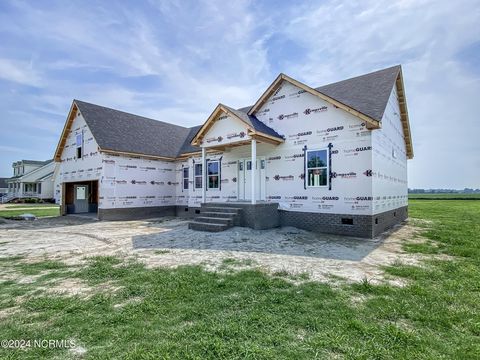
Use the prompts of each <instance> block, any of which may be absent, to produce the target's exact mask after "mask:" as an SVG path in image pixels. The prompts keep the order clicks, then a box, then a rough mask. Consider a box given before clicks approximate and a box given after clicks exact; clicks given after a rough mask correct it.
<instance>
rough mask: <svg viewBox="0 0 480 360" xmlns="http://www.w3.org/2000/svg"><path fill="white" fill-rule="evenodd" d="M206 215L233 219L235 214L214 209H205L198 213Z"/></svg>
mask: <svg viewBox="0 0 480 360" xmlns="http://www.w3.org/2000/svg"><path fill="white" fill-rule="evenodd" d="M200 214H201V215H203V216H206V217H215V218H224V219H233V218H235V216H236V215H237V214H235V213H228V212H216V211H205V212H201V213H200Z"/></svg>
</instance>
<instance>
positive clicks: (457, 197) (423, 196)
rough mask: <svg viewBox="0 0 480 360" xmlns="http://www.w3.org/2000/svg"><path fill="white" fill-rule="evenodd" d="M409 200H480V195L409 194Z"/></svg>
mask: <svg viewBox="0 0 480 360" xmlns="http://www.w3.org/2000/svg"><path fill="white" fill-rule="evenodd" d="M408 198H409V199H411V200H413V199H422V200H436V199H440V200H480V194H408Z"/></svg>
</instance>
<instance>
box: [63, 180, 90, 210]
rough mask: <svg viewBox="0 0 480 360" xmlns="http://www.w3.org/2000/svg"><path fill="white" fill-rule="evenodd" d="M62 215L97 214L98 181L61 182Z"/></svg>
mask: <svg viewBox="0 0 480 360" xmlns="http://www.w3.org/2000/svg"><path fill="white" fill-rule="evenodd" d="M63 190H64V194H65V195H64V196H63V204H62V205H63V215H66V214H85V215H94V216H97V213H98V181H97V180H94V181H81V182H73V183H64V184H63Z"/></svg>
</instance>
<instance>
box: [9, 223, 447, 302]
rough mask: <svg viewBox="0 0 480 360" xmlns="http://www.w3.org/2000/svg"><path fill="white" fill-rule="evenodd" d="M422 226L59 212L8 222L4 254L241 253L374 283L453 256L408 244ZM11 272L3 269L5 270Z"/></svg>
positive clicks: (212, 262) (78, 260)
mask: <svg viewBox="0 0 480 360" xmlns="http://www.w3.org/2000/svg"><path fill="white" fill-rule="evenodd" d="M420 230H421V228H419V227H416V226H413V225H412V224H411V223H406V224H404V225H403V226H397V227H396V228H395V229H393V230H392V231H390V232H389V233H387V234H385V235H383V236H382V237H380V238H376V239H373V240H370V239H359V238H350V237H342V236H335V235H325V234H317V233H312V232H308V231H303V230H299V229H296V228H291V227H285V228H277V229H271V230H253V229H249V228H240V227H235V228H231V229H229V230H227V231H224V232H221V233H213V234H212V233H203V232H196V231H193V230H189V229H188V226H187V221H185V220H182V219H178V218H167V219H156V220H155V219H154V220H146V221H123V222H107V221H95V220H91V219H84V218H74V217H57V218H48V219H39V220H37V221H35V222H29V223H20V224H19V223H15V224H12V223H8V224H3V225H0V243H1V242H7V243H5V244H3V245H2V253H3V256H15V255H23V256H24V257H25V259H24V260H22V261H27V262H35V261H39V260H44V259H45V258H48V259H56V260H61V261H63V262H65V263H66V264H67V265H83V264H84V263H85V258H86V257H89V256H97V255H114V256H121V257H125V258H129V257H135V258H138V259H139V260H140V261H143V262H144V263H145V264H146V265H147V266H148V267H157V266H163V267H176V266H179V265H203V266H205V268H206V269H208V270H211V271H224V270H225V261H226V259H233V260H228V261H233V262H234V263H235V264H233V266H230V267H233V268H236V269H237V270H242V269H244V268H250V267H259V268H261V269H263V270H264V271H266V272H268V273H271V274H274V273H278V272H286V273H288V274H290V275H291V276H293V277H296V276H299V275H301V274H305V273H306V274H308V277H309V280H315V281H323V282H329V283H330V282H338V279H345V281H355V282H357V281H362V280H363V279H368V280H369V281H370V282H372V283H374V284H375V283H382V282H387V283H391V284H394V285H398V286H402V285H405V283H404V281H403V280H401V279H395V278H392V277H386V276H385V274H384V272H383V270H382V267H383V266H385V265H390V264H394V263H402V264H407V265H419V264H422V261H423V260H425V259H431V258H438V259H447V258H448V257H445V256H433V255H422V254H410V253H406V252H404V251H403V250H402V246H403V245H404V244H405V243H408V242H419V241H426V240H425V239H423V238H421V236H420V235H419V231H420ZM12 239H15V241H12ZM231 265H232V264H231ZM9 276H10V275H7V276H5V275H3V274H2V277H1V278H2V279H4V280H6V279H8V278H9ZM332 279H333V280H332ZM300 281H301V279H300ZM62 286H63V288H64V289H59V290H65V289H67V290H66V292H67V293H73V292H80V293H81V294H83V292H85V293H88V292H89V291H91V290H90V289H87V288H86V286H85V284H79V283H75V282H73V283H70V284H69V283H66V284H63V285H62ZM68 289H70V290H68Z"/></svg>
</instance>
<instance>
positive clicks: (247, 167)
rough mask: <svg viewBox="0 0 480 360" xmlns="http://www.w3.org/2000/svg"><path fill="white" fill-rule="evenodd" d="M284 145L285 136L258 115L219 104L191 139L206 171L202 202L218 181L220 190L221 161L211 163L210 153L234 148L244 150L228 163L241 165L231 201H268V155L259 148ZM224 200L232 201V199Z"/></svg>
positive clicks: (272, 147) (255, 202)
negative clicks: (262, 145) (235, 191)
mask: <svg viewBox="0 0 480 360" xmlns="http://www.w3.org/2000/svg"><path fill="white" fill-rule="evenodd" d="M283 142H284V138H283V136H281V135H280V134H278V133H277V132H276V131H275V130H273V129H271V128H269V127H268V126H266V125H265V124H263V123H262V122H260V121H259V120H258V119H257V118H256V117H255V116H253V115H247V114H246V113H245V112H242V111H239V110H235V109H232V108H230V107H228V106H226V105H223V104H219V105H218V106H217V107H216V109H215V110H214V111H213V113H212V114H211V115H210V117H209V118H208V119H207V121H206V122H205V124H204V125H203V126H202V127H201V128H200V130H199V131H198V132H197V134H196V136H195V137H194V138H193V140H192V145H195V146H199V147H200V148H201V154H202V155H201V163H202V164H203V166H202V167H203V168H204V169H206V171H204V172H203V181H202V189H201V190H202V203H207V202H208V197H207V191H209V190H210V189H211V188H212V186H211V185H212V184H214V182H215V181H216V182H217V184H215V185H216V186H218V187H219V189H220V188H221V169H220V168H219V167H220V164H219V162H218V160H216V161H215V160H214V161H209V158H208V155H207V154H208V153H212V152H222V153H224V154H227V153H230V154H231V153H233V150H234V149H240V148H241V149H242V151H239V152H238V156H230V158H229V164H233V166H235V164H237V166H238V170H237V171H238V172H237V176H236V177H235V178H236V179H237V184H238V186H237V196H236V197H233V198H232V199H231V200H236V201H243V202H246V201H248V203H250V204H252V205H255V204H257V203H258V202H260V201H264V200H266V181H265V179H266V172H265V167H266V158H265V154H259V152H258V145H259V144H266V146H269V147H271V150H273V149H274V148H275V147H276V146H278V145H279V144H281V143H283ZM247 149H248V150H247ZM269 152H270V151H269ZM221 158H222V157H221ZM216 201H218V200H216ZM225 201H226V202H230V199H228V198H227V199H226V200H225ZM210 202H212V201H210Z"/></svg>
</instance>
